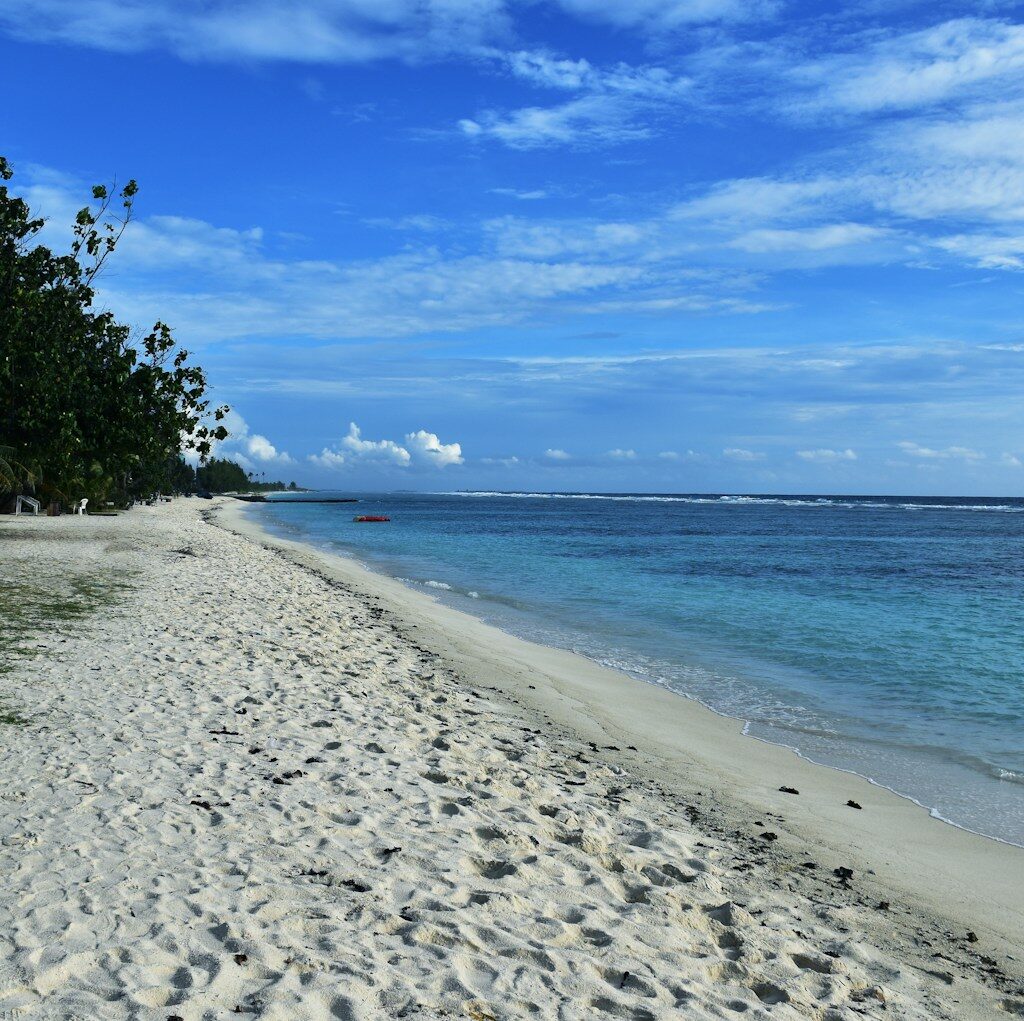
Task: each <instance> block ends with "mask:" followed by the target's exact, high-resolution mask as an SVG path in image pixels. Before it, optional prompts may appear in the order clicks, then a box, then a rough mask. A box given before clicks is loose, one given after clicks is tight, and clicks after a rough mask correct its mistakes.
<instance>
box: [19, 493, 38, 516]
mask: <svg viewBox="0 0 1024 1021" xmlns="http://www.w3.org/2000/svg"><path fill="white" fill-rule="evenodd" d="M24 507H28V508H30V509H31V511H32V513H33V514H38V513H39V501H38V500H36V499H34V498H33V497H31V496H19V497H17V498H16V499H15V501H14V513H15V514H23V513H24V511H23V510H22V508H24Z"/></svg>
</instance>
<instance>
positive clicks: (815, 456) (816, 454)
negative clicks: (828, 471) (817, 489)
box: [796, 447, 857, 464]
mask: <svg viewBox="0 0 1024 1021" xmlns="http://www.w3.org/2000/svg"><path fill="white" fill-rule="evenodd" d="M796 456H797V457H799V458H802V459H803V460H804V461H821V462H824V463H826V464H834V463H836V462H838V461H856V460H857V454H856V451H853V450H851V449H850V448H849V447H847V448H846V449H845V450H830V449H829V448H827V447H819V448H818V449H817V450H798V451H797V452H796Z"/></svg>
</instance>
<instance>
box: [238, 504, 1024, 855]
mask: <svg viewBox="0 0 1024 1021" xmlns="http://www.w3.org/2000/svg"><path fill="white" fill-rule="evenodd" d="M460 495H461V494H460ZM503 495H506V494H503ZM260 506H261V505H260V504H250V505H247V506H246V507H245V509H244V511H243V513H244V514H245V516H246V517H247V518H249V519H250V520H251V521H252V522H253V524H255V525H256V526H257V527H258V528H260V529H262V530H263V531H265V532H266V533H268V534H269V535H271V536H275V537H278V538H282V539H287V540H289V541H293V542H298V543H299V544H301V545H303V546H306V547H308V548H310V549H312V550H314V551H317V552H323V553H326V554H328V555H334V556H341V557H343V558H344V559H347V560H351V561H352V562H353V563H354V564H356V565H357V566H359V567H360V568H362V569H364V570H366V571H368V572H370V573H371V574H375V575H378V576H380V577H382V578H386V579H388V580H390V581H393V582H396V583H398V584H400V585H402V587H403V588H405V589H407V590H408V591H410V592H417V593H419V594H421V595H426V596H428V597H429V598H430V599H432V600H433V601H435V602H438V603H440V604H442V605H444V606H448V607H451V608H453V609H456V610H459V611H460V612H463V613H467V614H469V615H470V616H473V617H474V618H475V619H476V620H478V621H480V622H481V623H483V624H485V625H486V626H488V627H493V628H495V629H496V630H499V631H502V632H503V633H505V634H507V635H510V636H511V637H513V638H517V639H520V640H523V641H527V642H530V643H532V644H534V645H539V646H544V647H546V648H550V649H558V650H561V651H564V652H570V653H573V654H574V655H578V656H581V657H582V658H584V659H587V660H588V661H590V662H592V663H594V664H595V665H597V666H599V667H602V668H604V669H611V670H614V671H615V672H616V673H619V674H620V675H622V676H624V677H628V678H629V680H630V681H631V682H633V683H638V682H639V683H643V684H645V685H650V686H652V687H655V688H659V689H661V690H664V691H667V692H669V693H670V694H672V695H674V696H677V697H682V698H685V699H687V700H689V701H691V702H694V703H696V704H698V705H700V706H702V707H703V708H705V709H707V710H708V711H709V712H712V713H714V714H715V715H716V716H718V717H720V718H722V719H726V720H731V721H734V722H736V723H738V724H740V725H741V728H742V734H743V736H744V737H746V738H749V739H752V740H755V741H758V742H761V743H763V744H766V745H771V746H774V747H778V748H783V749H786V750H787V751H789V752H792V753H793V754H794V755H796V756H797V757H799V758H800V759H802V760H803V761H805V762H808V763H811V764H812V765H814V766H816V767H819V768H826V769H829V770H833V771H835V772H838V773H845V774H847V775H850V776H855V777H858V778H859V779H861V780H864V781H865V782H867V783H869V784H871V785H872V786H873V787H877V788H879V789H881V790H885V791H888V792H890V793H891V794H893V795H895V796H897V797H899V798H900V799H902V800H905V801H907V802H909V803H911V804H913V805H915V806H917V807H918V808H920V809H923V810H924V811H925V812H927V813H928V815H929V816H930V817H931V818H933V819H935V820H937V821H939V822H941V823H944V824H946V825H948V826H951V827H953V828H955V829H957V830H961V831H963V832H965V833H970V834H973V835H975V836H979V837H983V838H984V839H986V840H991V841H994V842H996V843H999V844H1003V845H1007V846H1010V847H1019V848H1024V843H1022V842H1019V841H1016V840H1011V839H1007V838H1004V837H1000V836H997V835H995V834H993V833H990V832H986V831H985V830H983V829H980V828H977V827H975V826H970V825H966V824H964V823H962V822H958V821H956V820H953V819H950V818H948V817H947V816H945V815H944V814H942V812H941V811H940V810H939V809H938V808H936V807H935V806H933V805H929V804H927V803H926V802H924V801H922V800H920V799H919V798H917V797H915V796H914V795H913V794H910V793H907V792H905V791H901V790H899V789H898V788H897V787H894V786H892V785H891V784H887V783H885V782H883V781H880V780H877V779H875V778H874V777H872V776H871V775H869V774H868V773H865V772H862V771H860V770H857V769H853V768H849V767H846V766H843V765H841V764H840V763H838V762H833V761H828V759H827V758H818V757H816V756H815V755H814V754H809V753H808V752H806V751H805V750H804V749H801V748H800V747H798V746H796V745H793V744H791V743H790V742H789V741H788V740H786V739H785V737H786V733H785V731H784V730H782V729H780V728H778V727H773V726H772V725H770V724H766V723H763V722H762V723H758V724H756V726H758V727H759V728H763V729H764V730H766V731H769V732H770V733H755V732H753V730H752V727H753V726H755V724H753V723H752V722H751V721H750V720H748V719H745V718H744V717H742V716H739V715H736V714H734V713H730V712H728V711H726V710H723V709H722V708H720V707H717V706H715V705H714V704H712V703H710V702H708V701H707V700H706V699H704V698H701V697H700V696H699V695H697V694H695V693H693V692H690V691H685V690H683V689H681V688H679V687H677V686H674V685H670V684H663V683H659V681H657V680H656V679H654V678H652V677H648V676H645V675H643V674H642V673H639V672H635V671H631V670H629V669H627V668H624V667H623V666H621V665H619V664H615V663H611V662H608V661H606V660H602V659H601V658H600V657H599V656H597V655H592V654H590V653H588V652H587V651H586V650H584V649H581V648H579V647H576V646H573V645H571V644H558V643H557V642H554V641H544V640H540V639H538V638H537V637H536V636H535V635H533V634H529V633H520V632H517V631H516V630H515V629H514V628H510V627H508V626H507V625H506V624H505V623H504V622H502V621H496V620H492V619H487V618H486V617H484V616H482V615H481V614H480V613H479V612H474V610H473V606H472V601H471V600H470V599H466V598H460V596H462V594H461V593H459V592H455V591H453V590H452V589H451V587H450V586H448V585H446V584H445V583H439V582H430V581H427V582H419V581H415V580H413V579H410V578H407V577H403V576H402V575H401V574H396V573H394V572H393V571H391V570H389V569H388V567H387V566H385V565H384V564H382V563H378V562H375V561H373V560H372V559H370V560H367V559H365V553H364V551H362V550H359V549H357V548H355V547H353V546H350V545H348V544H346V543H345V542H344V541H342V540H339V539H331V540H330V541H329V542H318V541H317V539H316V537H315V536H311V535H308V534H304V533H302V532H301V531H299V530H297V529H296V530H294V531H290V530H287V529H285V528H283V527H278V526H277V525H276V523H275V522H272V521H269V520H267V519H266V518H265V517H264V516H263V515H262V514H260V513H259V511H258V510H256V508H258V507H260ZM263 506H266V505H263ZM958 509H959V508H958ZM963 509H967V508H963ZM424 589H426V590H427V591H424ZM846 739H847V740H851V741H852V740H854V739H853V738H852V737H850V736H849V735H847V736H846Z"/></svg>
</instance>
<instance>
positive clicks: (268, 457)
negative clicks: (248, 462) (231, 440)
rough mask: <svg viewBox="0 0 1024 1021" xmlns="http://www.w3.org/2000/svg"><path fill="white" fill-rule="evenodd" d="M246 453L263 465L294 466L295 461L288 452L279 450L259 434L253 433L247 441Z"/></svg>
mask: <svg viewBox="0 0 1024 1021" xmlns="http://www.w3.org/2000/svg"><path fill="white" fill-rule="evenodd" d="M245 449H246V453H248V455H249V456H250V457H251V458H253V459H254V460H256V461H259V462H261V463H263V464H294V463H295V459H294V458H293V457H291V456H290V455H289V454H288V453H287V452H286V451H284V450H278V449H277V447H275V446H274V444H273V443H271V442H270V440H268V439H267V438H266V436H260V435H259V433H253V435H251V436H250V437H249V438H248V439H247V440H246V441H245Z"/></svg>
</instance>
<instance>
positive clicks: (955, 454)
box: [896, 440, 985, 461]
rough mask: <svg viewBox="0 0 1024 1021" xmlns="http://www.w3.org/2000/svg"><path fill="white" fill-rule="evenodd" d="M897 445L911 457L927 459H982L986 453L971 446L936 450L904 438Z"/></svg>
mask: <svg viewBox="0 0 1024 1021" xmlns="http://www.w3.org/2000/svg"><path fill="white" fill-rule="evenodd" d="M896 446H898V447H899V448H900V450H902V451H903V452H904V453H905V454H908V455H909V456H910V457H920V458H925V459H927V460H936V459H945V458H954V459H956V460H961V461H981V460H983V459H984V457H985V455H984V454H982V453H979V452H978V451H977V450H972V449H971V448H970V447H945V448H944V449H942V450H936V449H934V448H932V447H922V446H921V445H920V444H919V443H914V442H912V441H910V440H903V441H901V442H900V443H897V444H896Z"/></svg>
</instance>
